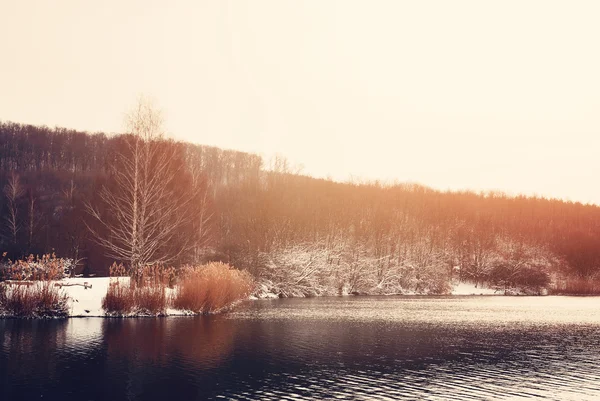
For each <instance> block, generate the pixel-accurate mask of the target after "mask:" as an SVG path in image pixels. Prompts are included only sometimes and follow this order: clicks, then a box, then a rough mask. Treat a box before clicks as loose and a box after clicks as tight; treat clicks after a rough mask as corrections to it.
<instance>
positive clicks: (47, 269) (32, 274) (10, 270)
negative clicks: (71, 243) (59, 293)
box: [0, 254, 72, 281]
mask: <svg viewBox="0 0 600 401" xmlns="http://www.w3.org/2000/svg"><path fill="white" fill-rule="evenodd" d="M71 268H72V261H71V259H62V258H57V257H56V255H54V254H51V255H50V254H46V255H43V256H42V257H39V256H36V257H34V256H33V255H29V257H27V258H26V259H22V260H16V261H14V262H13V261H11V260H9V261H8V262H6V263H3V265H2V268H1V271H0V279H2V280H20V281H23V280H32V281H39V280H60V279H61V278H63V277H65V275H67V274H68V272H70V270H71Z"/></svg>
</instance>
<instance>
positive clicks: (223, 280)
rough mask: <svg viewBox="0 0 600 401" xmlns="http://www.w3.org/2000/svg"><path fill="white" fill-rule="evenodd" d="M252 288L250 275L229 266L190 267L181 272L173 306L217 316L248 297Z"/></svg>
mask: <svg viewBox="0 0 600 401" xmlns="http://www.w3.org/2000/svg"><path fill="white" fill-rule="evenodd" d="M252 289H253V281H252V278H251V276H250V274H248V272H245V271H240V270H237V269H234V268H232V267H230V266H229V265H227V264H224V263H220V262H215V263H209V264H207V265H203V266H197V267H187V268H184V269H183V270H182V276H181V279H180V282H179V283H178V285H177V287H176V290H175V295H174V297H173V306H174V307H175V308H176V309H181V310H188V311H191V312H194V313H215V312H218V311H221V310H223V309H225V308H227V307H229V306H231V305H232V304H234V303H235V302H237V301H239V300H242V299H244V298H246V297H248V295H249V294H250V292H251V291H252Z"/></svg>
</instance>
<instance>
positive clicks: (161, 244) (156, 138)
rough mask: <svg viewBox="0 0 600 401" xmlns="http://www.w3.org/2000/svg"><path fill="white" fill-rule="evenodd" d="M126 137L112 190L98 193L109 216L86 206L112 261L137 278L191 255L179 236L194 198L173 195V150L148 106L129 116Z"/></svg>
mask: <svg viewBox="0 0 600 401" xmlns="http://www.w3.org/2000/svg"><path fill="white" fill-rule="evenodd" d="M127 131H128V133H129V134H130V135H129V137H128V138H127V140H126V141H125V142H126V146H125V147H124V149H123V150H121V151H120V152H119V154H118V157H117V163H116V165H115V166H113V169H112V176H113V182H114V186H111V187H108V186H104V187H103V189H102V190H101V192H100V199H101V201H102V202H103V203H104V207H105V210H106V212H107V213H105V215H104V216H103V215H102V214H101V213H100V211H99V209H98V208H96V207H93V206H92V205H91V204H89V203H88V205H87V209H88V212H89V213H90V214H91V216H92V217H93V218H94V219H95V220H96V221H97V222H98V223H99V225H100V227H102V230H98V229H94V228H92V227H91V226H90V225H89V226H88V227H90V230H91V231H92V234H93V235H94V237H95V239H96V241H97V242H98V243H99V244H100V245H102V246H103V247H104V248H105V249H106V252H107V255H108V256H109V257H111V258H114V259H116V260H119V261H123V262H125V263H126V264H128V265H129V267H130V268H131V269H133V271H134V272H135V271H136V269H138V268H140V267H143V266H145V265H148V264H157V263H158V264H162V263H170V262H172V261H174V260H176V259H177V258H178V257H180V256H181V254H182V253H183V252H184V251H185V250H187V249H188V245H189V242H188V241H186V240H185V238H182V236H181V235H179V230H180V228H181V227H182V226H183V225H184V223H185V222H186V219H187V218H188V216H187V214H186V212H185V211H186V209H187V207H188V205H189V203H190V197H189V196H188V195H186V192H183V193H184V194H183V195H181V194H180V193H177V192H176V191H175V190H174V188H175V187H176V185H177V182H176V179H177V176H178V174H179V173H180V171H179V170H178V168H177V167H175V164H174V159H175V147H174V146H170V145H172V143H171V142H170V141H168V140H166V139H164V134H163V131H162V118H161V115H160V113H159V112H158V111H157V110H156V109H154V108H153V107H152V105H151V104H150V103H149V102H148V101H145V100H140V102H139V103H138V105H137V107H136V108H135V109H134V110H133V111H132V112H131V113H130V114H129V115H128V117H127ZM175 240H176V241H175Z"/></svg>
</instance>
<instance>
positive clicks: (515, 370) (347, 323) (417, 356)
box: [0, 296, 600, 401]
mask: <svg viewBox="0 0 600 401" xmlns="http://www.w3.org/2000/svg"><path fill="white" fill-rule="evenodd" d="M0 333H2V334H1V337H0V341H1V343H0V345H1V348H0V399H2V400H7V401H8V400H11V401H13V400H15V401H16V400H78V401H83V400H111V401H112V400H115V401H117V400H166V401H170V400H206V399H236V400H237V399H239V400H284V399H285V400H314V399H316V400H318V399H357V400H396V399H414V400H422V399H430V400H452V399H456V400H480V399H532V398H538V399H539V398H544V399H556V400H565V399H567V400H568V399H572V400H586V399H589V400H597V399H600V298H595V297H589V298H583V297H582V298H578V297H502V296H498V297H452V298H445V297H345V298H314V299H287V300H272V301H253V302H247V303H246V304H244V305H242V306H241V307H240V308H239V309H238V310H237V311H236V312H233V313H230V314H227V315H222V316H211V317H180V318H177V317H175V318H173V317H171V318H159V319H153V318H145V319H144V318H141V319H99V318H82V319H69V320H53V321H31V320H30V321H19V320H0Z"/></svg>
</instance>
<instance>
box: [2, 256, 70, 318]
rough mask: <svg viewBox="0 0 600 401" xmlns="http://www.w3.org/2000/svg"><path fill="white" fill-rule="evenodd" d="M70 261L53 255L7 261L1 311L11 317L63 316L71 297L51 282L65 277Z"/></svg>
mask: <svg viewBox="0 0 600 401" xmlns="http://www.w3.org/2000/svg"><path fill="white" fill-rule="evenodd" d="M67 266H68V261H67V260H65V259H60V258H57V257H56V256H55V255H54V254H52V255H44V256H42V257H39V256H38V257H34V256H33V255H30V256H29V257H28V258H26V259H23V260H17V261H14V262H13V261H10V260H9V261H8V262H5V263H4V265H3V268H2V272H1V276H2V279H4V280H10V281H6V282H4V283H0V312H1V313H2V314H4V315H5V316H11V317H25V318H32V317H64V316H67V315H68V309H69V308H68V302H67V301H68V298H67V295H66V294H65V293H64V291H62V290H61V289H60V288H58V287H56V286H55V285H54V283H53V282H52V280H58V279H60V278H62V277H63V276H64V274H65V270H66V268H67Z"/></svg>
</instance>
